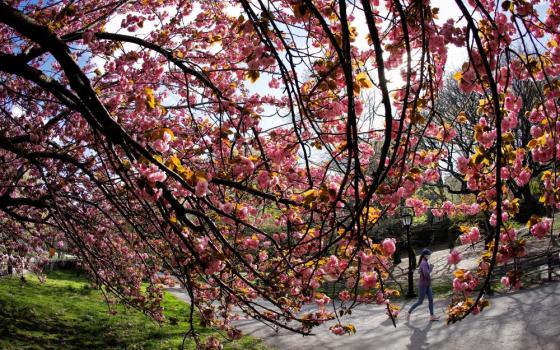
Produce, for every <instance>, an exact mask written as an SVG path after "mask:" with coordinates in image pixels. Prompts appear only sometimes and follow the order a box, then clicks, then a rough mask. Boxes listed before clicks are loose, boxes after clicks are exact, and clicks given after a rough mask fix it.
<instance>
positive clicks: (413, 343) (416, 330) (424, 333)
mask: <svg viewBox="0 0 560 350" xmlns="http://www.w3.org/2000/svg"><path fill="white" fill-rule="evenodd" d="M432 324H433V322H428V324H427V325H425V326H424V327H422V328H421V327H414V326H411V325H410V324H408V327H409V328H410V329H412V334H411V335H410V344H409V345H408V346H407V349H409V350H420V349H428V348H429V343H428V332H429V331H430V329H431V328H432Z"/></svg>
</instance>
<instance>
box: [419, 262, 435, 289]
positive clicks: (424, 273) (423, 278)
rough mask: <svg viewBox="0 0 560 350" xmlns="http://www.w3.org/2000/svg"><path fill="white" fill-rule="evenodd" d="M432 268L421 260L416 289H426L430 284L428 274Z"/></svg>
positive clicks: (430, 280)
mask: <svg viewBox="0 0 560 350" xmlns="http://www.w3.org/2000/svg"><path fill="white" fill-rule="evenodd" d="M432 268H433V266H432V265H430V264H428V262H427V261H426V260H422V262H421V263H420V266H419V267H418V272H419V273H420V280H419V281H418V287H427V286H429V285H430V283H432V279H431V278H430V272H432Z"/></svg>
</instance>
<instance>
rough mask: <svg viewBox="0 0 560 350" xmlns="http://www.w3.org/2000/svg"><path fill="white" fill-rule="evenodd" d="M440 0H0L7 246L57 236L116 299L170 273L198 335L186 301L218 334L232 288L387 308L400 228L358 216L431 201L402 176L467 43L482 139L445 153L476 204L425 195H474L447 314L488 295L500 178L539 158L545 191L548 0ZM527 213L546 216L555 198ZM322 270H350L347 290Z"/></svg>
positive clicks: (553, 66)
mask: <svg viewBox="0 0 560 350" xmlns="http://www.w3.org/2000/svg"><path fill="white" fill-rule="evenodd" d="M453 6H455V13H453V15H452V18H449V19H448V18H443V19H440V18H439V14H440V10H439V9H438V8H437V7H436V6H435V5H433V4H431V3H430V1H428V0H423V1H412V0H410V1H408V0H407V1H402V0H387V1H384V2H382V3H381V2H380V1H379V0H371V1H369V0H361V1H355V2H353V1H324V0H320V1H311V0H277V1H276V0H275V1H272V0H254V1H249V0H240V1H226V0H222V1H200V2H199V1H194V0H192V1H191V0H177V1H173V0H166V1H161V0H138V1H116V2H115V1H106V0H95V1H73V0H61V1H42V0H40V1H13V0H12V1H7V0H1V1H0V33H1V36H0V82H1V84H0V92H1V94H0V106H1V110H0V112H1V117H0V164H2V171H1V172H0V186H1V187H0V225H1V229H0V230H1V232H2V236H1V238H2V240H1V241H0V249H1V251H2V252H3V254H4V258H5V259H12V260H13V261H14V264H15V265H17V266H18V268H24V267H25V268H33V267H35V268H37V269H40V266H41V263H44V261H45V260H46V258H47V257H48V252H47V250H48V248H49V247H55V248H57V247H60V246H65V249H67V250H69V251H72V252H73V253H74V254H76V255H77V256H78V258H79V259H80V262H81V264H83V266H84V268H85V269H87V270H88V271H89V272H90V273H91V274H92V276H93V277H94V279H95V281H96V283H98V284H99V285H100V286H103V290H104V291H106V292H107V295H108V298H114V297H116V298H118V299H119V300H120V301H121V302H125V303H127V304H129V305H131V306H134V307H137V308H140V309H142V310H144V311H145V312H147V313H148V314H150V315H152V316H153V317H155V318H161V317H162V314H161V307H160V304H159V301H160V299H161V295H162V294H161V293H162V284H165V283H175V282H176V283H179V284H180V285H181V286H183V287H184V288H186V290H187V291H188V293H189V296H190V299H191V303H192V305H193V308H192V309H191V310H192V311H191V328H190V330H189V333H188V334H189V335H191V336H194V337H195V338H196V334H197V333H196V325H195V324H194V323H193V322H192V320H193V318H192V317H193V314H192V312H194V311H195V310H197V311H198V312H200V314H201V317H202V318H203V319H204V320H205V322H206V323H207V324H210V325H213V326H215V327H220V328H222V329H224V330H225V331H226V332H227V334H228V335H229V336H230V337H232V338H235V337H238V336H239V335H240V332H239V331H238V330H236V329H235V327H233V325H232V321H233V320H234V319H235V318H236V317H238V315H239V311H241V312H243V313H245V314H246V315H248V316H250V317H254V318H257V319H259V320H261V321H262V322H264V323H267V324H269V325H273V326H275V327H283V328H286V329H289V330H291V331H294V332H299V333H302V334H309V333H310V332H312V329H313V327H314V326H317V325H320V324H323V323H324V322H326V321H329V320H333V319H336V320H335V321H334V322H335V325H334V326H332V327H331V330H332V331H333V332H334V333H335V334H345V333H352V332H354V331H355V328H354V327H353V326H352V325H350V324H345V323H344V320H343V316H344V315H345V314H347V313H349V312H350V310H351V309H352V307H354V306H355V305H356V304H357V303H376V304H379V305H380V310H384V311H385V312H386V313H387V314H388V316H389V317H390V318H391V319H392V321H393V323H395V319H396V317H397V315H398V307H397V306H396V305H394V304H393V303H391V301H390V299H391V297H392V296H394V295H395V294H396V293H397V292H396V291H393V290H391V289H387V288H386V285H385V284H384V283H385V282H386V281H387V278H388V276H389V271H390V269H391V261H392V259H391V255H392V254H393V253H394V250H395V249H394V242H393V241H390V240H388V241H384V242H382V244H378V243H375V242H373V241H372V239H371V238H370V237H369V236H368V228H369V227H371V225H373V224H375V223H376V222H377V221H378V220H379V219H380V218H381V217H384V216H391V215H394V214H395V213H396V212H398V209H399V205H400V203H401V201H403V200H405V201H406V203H407V205H409V206H412V207H413V208H414V210H415V212H416V214H422V213H423V212H425V211H426V210H428V208H427V205H426V203H425V201H424V200H423V199H422V198H419V197H416V196H415V193H416V191H417V190H418V189H419V188H420V187H421V186H422V185H424V184H426V183H438V182H439V180H440V179H439V176H440V175H439V172H438V170H437V168H438V166H439V165H440V162H441V160H442V159H447V157H448V155H449V154H448V152H447V150H446V147H445V145H446V144H449V143H451V142H453V140H454V139H455V137H456V136H457V130H456V129H455V128H453V127H452V124H448V123H441V122H440V121H441V115H440V114H439V113H438V110H437V108H436V101H437V99H438V94H439V91H440V90H441V89H442V87H443V84H444V80H445V73H446V63H447V62H448V61H450V60H452V59H454V57H449V56H448V52H449V50H450V48H460V49H461V50H463V51H464V52H465V53H466V58H465V62H461V63H462V69H461V70H459V71H457V72H453V73H454V74H455V78H456V80H457V81H458V84H459V88H460V89H461V90H462V91H464V92H465V93H470V92H476V93H477V94H479V95H480V100H479V108H478V109H477V111H476V112H477V114H476V116H475V118H474V122H475V124H474V125H473V128H474V130H475V132H474V133H473V136H472V142H473V147H475V148H474V149H475V153H474V154H473V155H472V156H471V157H470V158H465V157H460V158H458V159H457V165H456V166H457V170H458V172H459V173H460V174H461V175H462V176H464V179H465V180H466V182H467V186H468V188H469V189H470V190H472V191H476V192H477V193H478V195H477V203H474V204H466V203H451V202H446V203H442V205H441V207H440V208H433V209H431V210H432V211H433V212H434V214H435V215H443V214H448V215H453V214H455V213H457V212H463V213H466V214H468V215H474V214H477V213H478V212H480V211H484V212H486V213H487V214H488V216H489V217H490V222H491V223H492V225H493V229H494V232H493V241H492V243H491V244H490V245H489V246H488V247H487V250H486V251H483V252H481V260H480V265H479V266H478V268H476V269H474V270H472V271H465V270H457V271H456V272H455V276H456V279H455V281H454V284H453V286H454V289H455V291H456V298H454V300H453V302H452V304H451V305H450V307H449V316H448V320H449V321H450V322H454V321H457V320H460V319H461V318H463V317H465V316H466V315H467V314H469V313H478V312H480V311H481V310H482V309H483V308H484V306H485V305H486V304H487V303H486V302H485V300H484V292H483V291H484V290H485V286H487V285H488V283H489V281H490V276H491V271H492V269H493V267H494V266H495V265H496V264H498V263H501V262H505V261H507V260H508V259H512V258H513V257H514V256H519V255H521V254H523V251H524V250H523V245H524V241H523V240H518V239H517V238H516V237H515V234H511V230H512V228H511V226H510V224H509V223H508V221H509V220H510V219H511V218H512V216H513V215H514V214H515V213H516V211H517V210H518V198H517V197H516V194H515V193H513V192H512V191H510V190H509V189H508V187H507V186H504V184H505V182H507V181H511V180H513V181H521V182H522V181H525V180H524V179H527V178H528V177H530V174H529V175H527V174H526V172H527V171H530V169H529V170H528V168H527V167H525V166H524V164H525V163H526V162H528V161H529V160H530V161H532V162H536V163H539V164H543V165H545V164H546V166H547V167H548V169H549V170H547V171H545V172H543V173H542V176H541V181H542V183H543V188H544V195H543V198H542V202H543V204H544V205H546V206H549V207H556V206H557V205H558V200H559V198H558V196H559V194H558V186H557V172H556V164H557V161H558V146H557V144H558V142H557V136H556V135H557V134H556V133H557V130H558V127H557V108H558V105H557V95H558V93H559V89H558V80H557V78H556V77H557V76H558V72H557V70H558V67H560V66H559V65H558V63H559V62H558V61H560V48H558V41H559V39H560V37H559V34H558V26H559V24H560V12H559V11H560V4H558V3H557V1H550V2H549V3H548V4H540V2H539V1H536V0H535V1H502V2H500V3H496V2H494V1H485V0H469V1H466V2H464V1H461V0H456V1H455V2H454V4H453ZM545 11H546V13H545ZM513 45H518V46H520V47H522V50H521V51H519V50H517V51H515V50H512V49H511V48H510V47H512V46H513ZM503 62H505V64H502V63H503ZM498 63H500V64H498ZM513 79H516V80H519V81H526V82H527V83H528V84H534V85H535V86H537V87H538V92H539V94H540V96H541V97H540V98H539V99H538V101H539V102H538V103H536V105H535V106H534V107H532V109H531V111H528V112H527V113H528V116H527V119H528V120H529V121H530V123H531V124H532V126H531V136H532V139H531V140H530V141H529V142H528V144H527V145H526V147H522V146H519V145H515V144H514V143H513V142H512V139H513V138H512V135H511V133H512V130H514V129H515V128H516V127H517V122H518V119H517V115H518V112H519V109H520V108H521V102H520V99H519V97H518V96H517V94H516V92H515V90H514V89H513V88H512V81H513ZM366 99H367V101H366ZM365 105H367V106H371V107H370V108H368V110H367V111H364V106H365ZM456 118H457V120H460V119H461V118H462V114H461V113H459V114H458V115H457V116H456ZM427 139H429V140H430V143H429V145H430V146H429V147H427V146H426V145H427V144H428V143H426V142H424V141H425V140H427ZM531 225H532V227H531V232H532V233H533V234H534V235H535V236H536V237H540V238H542V237H547V236H550V235H551V234H552V233H551V222H550V219H548V218H537V217H535V218H533V221H532V222H531ZM477 232H478V228H477V227H472V228H469V229H468V231H466V232H465V234H464V235H463V236H462V237H461V240H462V241H464V242H475V241H477V240H479V239H480V235H477V234H476V233H477ZM513 233H515V232H513ZM57 249H58V248H57ZM15 260H17V263H16V262H15ZM456 260H457V259H454V260H453V261H456ZM510 277H511V279H510V280H508V285H510V286H516V285H518V279H516V274H515V271H514V272H512V274H511V275H510ZM143 281H144V282H147V283H148V285H149V286H148V287H147V289H145V290H143V289H142V288H141V283H142V282H143ZM326 281H343V282H344V283H345V286H346V289H344V290H343V291H341V292H340V294H339V296H338V299H339V300H340V301H341V303H335V302H334V301H333V300H332V299H331V298H329V297H328V296H327V295H325V294H324V293H322V292H321V285H322V284H323V283H324V282H326ZM475 289H477V290H481V292H477V293H476V294H474V290H475ZM310 303H314V304H316V305H317V308H316V309H314V311H311V312H303V311H302V307H303V306H304V305H305V304H310ZM206 345H208V346H209V347H212V346H214V347H216V346H219V344H217V343H216V340H215V339H212V340H211V342H210V343H208V344H206Z"/></svg>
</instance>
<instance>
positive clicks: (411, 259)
mask: <svg viewBox="0 0 560 350" xmlns="http://www.w3.org/2000/svg"><path fill="white" fill-rule="evenodd" d="M401 220H402V224H403V226H404V227H405V229H406V249H407V251H408V292H407V293H406V297H407V298H414V297H416V294H415V293H414V269H415V268H416V256H415V255H414V250H412V245H411V244H410V226H412V215H411V214H410V212H409V211H408V210H407V209H406V208H405V209H404V210H403V213H402V217H401Z"/></svg>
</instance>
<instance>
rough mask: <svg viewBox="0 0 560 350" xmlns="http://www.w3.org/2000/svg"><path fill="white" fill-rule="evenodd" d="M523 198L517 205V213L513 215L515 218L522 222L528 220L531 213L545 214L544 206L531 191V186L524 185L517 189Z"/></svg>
mask: <svg viewBox="0 0 560 350" xmlns="http://www.w3.org/2000/svg"><path fill="white" fill-rule="evenodd" d="M519 192H520V194H521V196H522V197H523V200H522V201H521V203H520V206H519V213H518V214H517V215H516V216H515V220H517V221H519V222H521V223H524V222H527V221H528V220H529V218H530V217H531V216H532V215H538V216H543V215H544V214H545V208H544V206H543V205H542V203H540V202H539V200H538V198H536V197H535V196H534V195H533V194H532V193H531V188H530V187H529V185H526V186H524V187H522V188H520V189H519Z"/></svg>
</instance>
